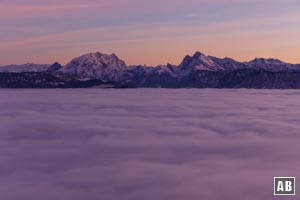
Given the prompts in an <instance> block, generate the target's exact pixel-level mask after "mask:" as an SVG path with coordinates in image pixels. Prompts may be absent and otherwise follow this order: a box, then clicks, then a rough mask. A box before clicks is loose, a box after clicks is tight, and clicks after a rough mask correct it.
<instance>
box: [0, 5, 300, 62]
mask: <svg viewBox="0 0 300 200" xmlns="http://www.w3.org/2000/svg"><path fill="white" fill-rule="evenodd" d="M299 8H300V3H299V2H298V1H296V0H285V1H284V0H245V1H237V0H212V1H208V0H197V1H196V0H187V1H185V2H183V1H179V0H172V1H171V0H165V1H158V0H152V1H149V0H148V1H146V0H139V1H138V0H123V1H120V0H118V1H117V0H110V1H108V0H101V1H99V0H98V1H95V0H88V1H83V0H74V1H68V0H62V1H58V0H52V1H50V0H44V1H37V0H28V1H26V2H24V1H21V0H10V1H1V2H0V26H1V33H0V42H1V46H0V65H6V64H12V63H16V64H21V63H27V62H35V63H52V62H54V61H59V62H61V63H63V64H65V63H67V62H68V61H69V60H70V59H71V58H73V57H76V56H79V55H81V54H84V53H88V52H96V51H100V52H102V53H112V52H114V53H116V54H117V55H119V57H120V58H122V59H123V60H125V61H126V63H127V64H147V65H157V64H165V63H167V62H169V63H173V64H178V63H179V62H180V61H181V59H182V58H183V57H184V56H185V55H186V54H192V53H194V52H195V51H202V52H204V53H206V54H210V55H215V56H219V57H225V56H227V57H233V58H235V59H237V60H240V61H246V60H250V59H253V58H255V57H267V58H270V57H274V58H279V59H282V60H284V61H287V62H292V63H300V55H299V54H298V52H300V39H299V35H300V26H299V23H300V15H299V14H298V13H299V12H298V11H299Z"/></svg>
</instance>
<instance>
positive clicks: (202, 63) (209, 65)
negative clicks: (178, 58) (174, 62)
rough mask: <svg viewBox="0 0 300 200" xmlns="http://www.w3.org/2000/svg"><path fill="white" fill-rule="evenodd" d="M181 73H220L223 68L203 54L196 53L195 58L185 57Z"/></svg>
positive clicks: (180, 67)
mask: <svg viewBox="0 0 300 200" xmlns="http://www.w3.org/2000/svg"><path fill="white" fill-rule="evenodd" d="M179 69H180V71H188V72H189V73H190V72H191V71H199V70H207V71H219V70H223V68H222V67H221V66H220V65H218V64H217V63H215V62H214V61H213V60H212V59H211V58H210V57H208V56H206V55H205V54H203V53H201V52H196V53H195V54H194V55H193V56H189V55H187V56H185V58H184V59H183V61H182V63H181V64H180V65H179Z"/></svg>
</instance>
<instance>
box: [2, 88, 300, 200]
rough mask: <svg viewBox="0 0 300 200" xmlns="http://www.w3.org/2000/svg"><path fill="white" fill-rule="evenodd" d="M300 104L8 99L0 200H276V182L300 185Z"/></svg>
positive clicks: (15, 93) (156, 96)
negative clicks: (293, 180) (287, 179)
mask: <svg viewBox="0 0 300 200" xmlns="http://www.w3.org/2000/svg"><path fill="white" fill-rule="evenodd" d="M299 94H300V93H299V92H298V91H294V90H289V91H277V90H272V91H271V90H269V91H268V90H194V89H182V90H167V89H162V90H153V89H146V90H144V89H137V90H131V89H130V90H97V89H86V90H81V89H75V90H1V91H0V110H1V114H0V128H1V131H0V146H1V152H0V178H1V182H0V196H1V198H2V199H6V200H17V199H32V200H35V199H43V200H53V199H56V200H65V199H72V200H82V199H90V200H98V199H103V200H116V199H125V200H140V199H144V200H148V199H149V200H153V199H157V200H177V199H178V200H182V199H190V200H199V199H209V200H218V199H225V200H226V199H228V200H232V199H265V200H269V199H270V200H271V199H272V200H273V199H276V198H274V197H273V182H272V181H273V177H274V176H298V177H300V172H299V168H298V166H299V164H300V161H299V159H298V158H299V155H298V152H299V148H300V142H299V141H300V140H299V138H300V136H299V130H300V126H299V119H298V118H299V114H300V113H299V110H298V109H295V108H297V107H299V102H300V99H299ZM283 199H284V198H283ZM286 199H293V198H290V197H289V198H286Z"/></svg>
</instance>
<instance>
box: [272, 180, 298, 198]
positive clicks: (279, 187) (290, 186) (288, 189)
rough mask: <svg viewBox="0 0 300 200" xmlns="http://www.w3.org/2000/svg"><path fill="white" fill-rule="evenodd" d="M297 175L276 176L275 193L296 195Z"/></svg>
mask: <svg viewBox="0 0 300 200" xmlns="http://www.w3.org/2000/svg"><path fill="white" fill-rule="evenodd" d="M295 180H296V178H295V177H274V195H295V194H296V191H295Z"/></svg>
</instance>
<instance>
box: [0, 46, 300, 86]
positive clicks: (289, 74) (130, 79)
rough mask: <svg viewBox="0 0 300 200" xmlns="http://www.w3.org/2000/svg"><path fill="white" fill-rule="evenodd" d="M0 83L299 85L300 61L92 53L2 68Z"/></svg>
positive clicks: (70, 84)
mask: <svg viewBox="0 0 300 200" xmlns="http://www.w3.org/2000/svg"><path fill="white" fill-rule="evenodd" d="M0 87H2V88H77V87H78V88H80V87H84V88H85V87H116V88H140V87H148V88H152V87H153V88H157V87H161V88H269V89H290V88H300V64H290V63H286V62H283V61H280V60H278V59H265V58H256V59H254V60H252V61H249V62H239V61H236V60H234V59H232V58H217V57H213V56H207V55H205V54H203V53H201V52H196V53H195V54H194V55H193V56H190V55H187V56H185V57H184V59H183V61H182V62H181V63H180V64H179V65H178V66H176V65H172V64H167V65H159V66H156V67H151V66H144V65H137V66H127V65H126V63H125V62H124V61H123V60H121V59H120V58H118V56H117V55H115V54H111V55H107V54H102V53H99V52H97V53H89V54H85V55H82V56H80V57H77V58H74V59H72V60H71V61H70V62H69V63H68V64H66V65H65V66H62V65H61V64H60V63H57V62H56V63H54V64H52V65H47V64H45V65H38V64H24V65H8V66H3V67H0Z"/></svg>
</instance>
